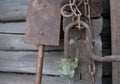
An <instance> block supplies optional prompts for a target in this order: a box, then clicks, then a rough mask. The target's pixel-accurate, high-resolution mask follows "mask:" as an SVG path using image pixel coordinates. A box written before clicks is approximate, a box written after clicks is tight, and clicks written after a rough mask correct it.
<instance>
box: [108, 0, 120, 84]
mask: <svg viewBox="0 0 120 84" xmlns="http://www.w3.org/2000/svg"><path fill="white" fill-rule="evenodd" d="M110 5H111V30H112V54H113V55H120V19H119V18H120V12H119V9H120V0H110ZM112 68H113V74H112V75H113V84H120V80H119V78H120V63H118V62H115V63H113V67H112Z"/></svg>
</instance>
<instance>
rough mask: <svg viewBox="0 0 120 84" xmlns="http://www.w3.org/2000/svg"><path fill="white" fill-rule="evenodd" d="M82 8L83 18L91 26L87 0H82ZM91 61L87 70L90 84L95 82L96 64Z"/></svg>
mask: <svg viewBox="0 0 120 84" xmlns="http://www.w3.org/2000/svg"><path fill="white" fill-rule="evenodd" d="M83 3H84V10H85V18H86V23H88V25H89V27H91V18H90V16H91V15H90V2H89V0H84V1H83ZM90 61H91V62H90V63H89V72H90V76H91V84H94V83H95V73H96V66H95V62H94V60H92V59H91V60H90Z"/></svg>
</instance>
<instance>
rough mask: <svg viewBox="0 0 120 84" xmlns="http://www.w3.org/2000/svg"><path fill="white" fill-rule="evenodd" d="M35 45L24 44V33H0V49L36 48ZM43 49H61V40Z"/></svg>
mask: <svg viewBox="0 0 120 84" xmlns="http://www.w3.org/2000/svg"><path fill="white" fill-rule="evenodd" d="M37 49H38V48H37V47H36V46H35V45H31V44H25V42H24V35H16V34H0V50H37ZM45 50H63V40H61V41H60V46H46V47H45Z"/></svg>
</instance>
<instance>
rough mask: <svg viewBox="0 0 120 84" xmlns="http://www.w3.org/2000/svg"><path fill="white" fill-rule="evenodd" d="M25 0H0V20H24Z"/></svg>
mask: <svg viewBox="0 0 120 84" xmlns="http://www.w3.org/2000/svg"><path fill="white" fill-rule="evenodd" d="M26 10H27V0H1V1H0V20H1V21H2V20H3V21H5V20H25V18H26V12H27V11H26Z"/></svg>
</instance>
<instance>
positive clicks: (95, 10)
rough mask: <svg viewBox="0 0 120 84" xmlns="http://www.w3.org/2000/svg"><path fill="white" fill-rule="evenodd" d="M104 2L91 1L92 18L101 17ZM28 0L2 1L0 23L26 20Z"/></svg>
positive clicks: (0, 3)
mask: <svg viewBox="0 0 120 84" xmlns="http://www.w3.org/2000/svg"><path fill="white" fill-rule="evenodd" d="M101 2H102V0H91V11H92V12H91V16H92V17H99V16H101V12H102V9H101V8H102V3H101ZM26 12H27V0H1V1H0V21H9V20H25V19H26V18H25V17H26Z"/></svg>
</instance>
